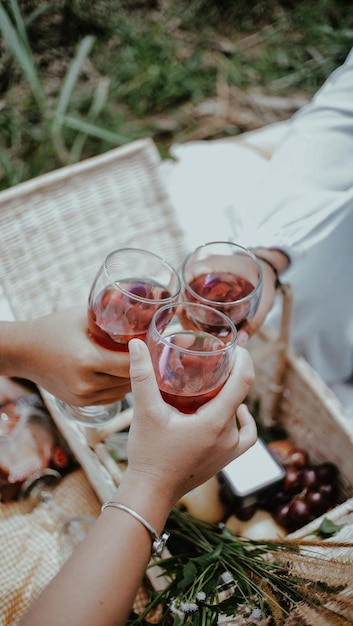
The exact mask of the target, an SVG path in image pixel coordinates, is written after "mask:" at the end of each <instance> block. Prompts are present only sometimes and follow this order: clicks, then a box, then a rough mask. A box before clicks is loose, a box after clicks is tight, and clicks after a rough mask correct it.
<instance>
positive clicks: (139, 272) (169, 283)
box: [58, 248, 181, 427]
mask: <svg viewBox="0 0 353 626" xmlns="http://www.w3.org/2000/svg"><path fill="white" fill-rule="evenodd" d="M180 290H181V280H180V278H179V275H178V274H177V272H176V271H175V270H174V268H173V267H172V266H171V265H169V263H167V262H166V261H165V260H164V259H162V258H161V257H160V256H158V255H156V254H154V253H152V252H149V251H147V250H143V249H141V248H120V249H118V250H113V251H112V252H110V253H109V254H108V255H107V257H106V258H105V260H104V262H103V264H102V265H101V267H100V268H99V270H98V272H97V274H96V277H95V279H94V281H93V284H92V287H91V290H90V294H89V298H88V335H89V337H90V338H91V339H92V341H95V342H96V343H97V344H99V345H101V346H103V347H104V348H107V349H108V350H115V351H117V352H128V343H129V341H130V339H132V338H133V337H138V338H140V339H142V340H145V338H146V333H147V329H148V327H149V324H150V322H151V319H152V316H153V313H154V312H155V311H156V310H157V309H158V308H160V307H161V306H163V305H165V304H167V305H169V304H172V303H173V302H175V301H176V300H177V299H178V297H179V293H180ZM58 403H59V407H60V408H61V410H62V411H63V412H64V413H65V414H66V415H67V416H68V417H71V418H72V419H74V420H75V421H76V422H78V423H79V424H81V425H84V426H88V427H98V426H99V425H102V424H103V423H105V422H107V421H108V420H110V419H112V418H114V417H115V415H116V414H117V412H118V410H119V407H120V403H113V404H111V405H105V406H88V407H74V406H71V405H68V404H67V403H64V402H62V401H61V400H59V401H58Z"/></svg>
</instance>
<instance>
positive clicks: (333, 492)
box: [319, 483, 339, 508]
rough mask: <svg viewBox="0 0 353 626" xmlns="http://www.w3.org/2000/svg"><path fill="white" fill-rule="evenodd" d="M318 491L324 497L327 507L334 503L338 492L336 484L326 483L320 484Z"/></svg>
mask: <svg viewBox="0 0 353 626" xmlns="http://www.w3.org/2000/svg"><path fill="white" fill-rule="evenodd" d="M319 492H320V493H321V494H322V495H323V496H324V497H325V499H326V502H327V508H329V507H330V506H333V505H334V504H336V502H337V500H338V494H339V489H338V485H337V484H332V483H327V484H324V485H320V487H319Z"/></svg>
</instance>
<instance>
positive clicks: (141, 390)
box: [129, 339, 161, 413]
mask: <svg viewBox="0 0 353 626" xmlns="http://www.w3.org/2000/svg"><path fill="white" fill-rule="evenodd" d="M129 353H130V378H131V388H132V393H133V397H134V408H135V410H136V413H138V412H140V411H142V412H144V413H146V412H147V411H148V412H149V411H150V410H151V408H153V406H155V405H156V404H158V403H161V396H160V392H159V389H158V385H157V381H156V377H155V375H154V370H153V365H152V361H151V357H150V353H149V350H148V348H147V346H146V344H145V343H144V342H143V341H141V340H140V339H131V340H130V341H129Z"/></svg>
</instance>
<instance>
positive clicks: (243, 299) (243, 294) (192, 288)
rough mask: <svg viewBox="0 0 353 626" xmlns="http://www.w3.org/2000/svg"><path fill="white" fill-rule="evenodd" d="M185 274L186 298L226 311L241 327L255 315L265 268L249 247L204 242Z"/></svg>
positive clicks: (185, 266)
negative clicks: (263, 268)
mask: <svg viewBox="0 0 353 626" xmlns="http://www.w3.org/2000/svg"><path fill="white" fill-rule="evenodd" d="M181 275H182V281H183V288H182V299H183V300H185V301H188V302H198V303H200V304H206V305H208V306H212V307H214V308H216V309H217V310H219V311H222V313H224V314H225V315H227V316H228V317H230V318H231V320H232V321H233V322H234V324H235V326H236V328H237V330H240V329H241V328H243V327H244V326H245V324H246V323H247V322H248V321H249V320H251V319H252V318H253V317H254V315H255V313H256V311H257V309H258V306H259V302H260V298H261V294H262V268H261V264H260V263H259V261H258V259H257V258H256V256H255V255H254V254H253V253H252V252H251V251H250V250H248V249H247V248H243V247H242V246H239V245H238V244H236V243H232V242H229V241H214V242H210V243H206V244H204V245H201V246H199V247H198V248H196V249H195V250H194V251H193V252H191V254H189V255H188V256H187V257H186V259H185V260H184V262H183V265H182V269H181Z"/></svg>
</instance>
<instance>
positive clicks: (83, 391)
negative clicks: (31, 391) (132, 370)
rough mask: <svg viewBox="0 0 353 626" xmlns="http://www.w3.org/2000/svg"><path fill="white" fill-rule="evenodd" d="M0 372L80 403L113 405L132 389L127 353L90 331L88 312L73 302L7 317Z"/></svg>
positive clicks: (1, 331) (0, 330)
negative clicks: (23, 317)
mask: <svg viewBox="0 0 353 626" xmlns="http://www.w3.org/2000/svg"><path fill="white" fill-rule="evenodd" d="M0 337H1V339H0V341H1V346H2V347H3V344H5V346H4V351H3V353H4V356H5V358H3V359H2V364H1V371H0V374H3V375H6V376H17V377H22V378H27V379H28V380H32V381H33V382H35V383H36V384H37V385H39V386H40V387H44V388H45V389H46V390H47V391H49V392H50V393H52V394H53V395H54V396H56V397H57V398H60V399H61V400H63V401H64V402H68V403H69V404H72V405H76V406H85V405H94V404H109V403H110V402H114V401H116V400H121V399H123V398H124V397H125V395H126V394H127V393H128V392H129V391H130V388H131V387H130V377H129V366H130V359H129V355H128V353H126V354H123V353H121V352H114V351H112V350H107V349H105V348H102V347H101V346H99V345H97V344H96V343H95V342H94V341H93V340H92V339H90V338H89V337H88V335H87V312H86V309H85V308H83V307H72V308H69V309H65V310H63V311H60V312H57V313H53V314H50V315H46V316H45V317H41V318H37V319H33V320H28V321H24V322H2V323H1V324H0Z"/></svg>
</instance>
